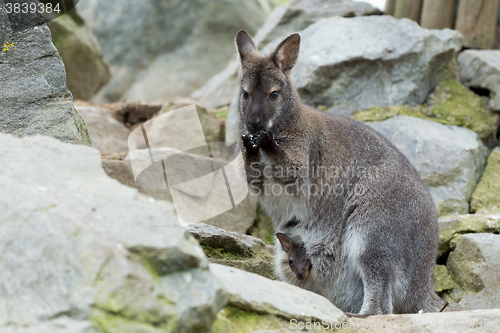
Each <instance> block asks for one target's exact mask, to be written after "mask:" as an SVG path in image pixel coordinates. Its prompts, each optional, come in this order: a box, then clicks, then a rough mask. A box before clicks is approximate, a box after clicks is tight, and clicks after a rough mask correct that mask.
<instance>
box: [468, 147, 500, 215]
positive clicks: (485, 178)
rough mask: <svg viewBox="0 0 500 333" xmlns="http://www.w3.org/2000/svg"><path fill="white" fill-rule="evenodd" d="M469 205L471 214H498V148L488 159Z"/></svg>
mask: <svg viewBox="0 0 500 333" xmlns="http://www.w3.org/2000/svg"><path fill="white" fill-rule="evenodd" d="M470 205H471V212H472V213H487V212H499V213H500V147H496V148H495V149H494V150H493V151H492V152H491V154H490V156H489V157H488V161H487V162H486V168H485V169H484V171H483V174H482V175H481V179H480V180H479V183H478V184H477V186H476V189H475V190H474V193H472V200H471V203H470Z"/></svg>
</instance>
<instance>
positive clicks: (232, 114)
mask: <svg viewBox="0 0 500 333" xmlns="http://www.w3.org/2000/svg"><path fill="white" fill-rule="evenodd" d="M299 34H300V36H301V46H300V50H301V51H300V56H299V60H298V62H297V65H296V66H295V68H294V69H293V70H292V74H291V78H292V82H293V83H294V85H295V87H296V88H297V91H298V92H299V94H300V97H301V99H302V101H303V102H304V103H306V104H309V105H313V106H318V105H324V106H326V107H331V106H336V105H343V104H346V105H351V106H353V107H354V108H356V109H357V110H360V109H368V108H370V107H374V106H387V105H403V104H409V105H417V104H422V103H423V102H424V101H425V100H426V98H427V96H428V95H429V93H430V92H431V91H432V90H433V89H434V88H435V87H436V85H437V84H438V83H439V81H440V79H441V73H442V71H443V69H444V68H445V67H446V65H447V64H448V63H449V62H450V60H451V59H452V58H453V57H454V56H455V54H456V53H457V52H458V51H459V50H460V48H461V46H462V38H461V35H460V34H459V33H458V32H456V31H453V30H450V29H443V30H427V29H423V28H421V27H420V26H419V25H418V24H417V23H416V22H414V21H411V20H408V19H400V20H397V19H395V18H394V17H392V16H363V17H354V18H342V17H333V18H328V19H321V20H319V21H318V22H316V23H314V24H312V25H310V26H309V27H307V28H306V29H304V30H302V31H300V32H299ZM332 36H334V38H332ZM280 40H281V38H280V39H275V40H273V41H272V42H270V43H269V44H267V45H266V46H265V47H264V48H263V49H262V53H264V54H266V53H270V52H271V51H272V50H273V49H274V47H275V46H276V45H277V44H278V43H279V42H280ZM236 102H237V100H236V99H233V101H232V103H231V106H230V111H229V115H228V120H227V124H226V141H227V142H235V140H236V138H235V137H234V133H235V124H236V119H235V118H236V117H237V114H236Z"/></svg>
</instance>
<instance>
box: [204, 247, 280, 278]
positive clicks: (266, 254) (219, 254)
mask: <svg viewBox="0 0 500 333" xmlns="http://www.w3.org/2000/svg"><path fill="white" fill-rule="evenodd" d="M200 245H201V247H202V249H203V251H204V252H205V255H206V256H207V257H208V260H209V261H210V262H211V263H215V264H221V265H225V266H231V267H234V268H239V269H242V270H244V271H247V272H250V273H255V274H259V275H261V276H264V277H267V278H269V279H274V273H273V264H272V263H273V256H272V253H271V252H270V251H269V250H268V249H266V248H262V249H261V250H258V251H255V252H253V253H252V254H251V255H245V254H234V253H231V252H228V251H227V250H225V249H223V248H216V247H212V246H209V245H207V244H203V243H200Z"/></svg>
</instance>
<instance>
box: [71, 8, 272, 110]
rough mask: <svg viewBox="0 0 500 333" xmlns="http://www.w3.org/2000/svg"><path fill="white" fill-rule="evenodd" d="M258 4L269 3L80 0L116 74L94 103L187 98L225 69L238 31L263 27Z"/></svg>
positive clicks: (264, 13) (252, 30)
mask: <svg viewBox="0 0 500 333" xmlns="http://www.w3.org/2000/svg"><path fill="white" fill-rule="evenodd" d="M260 3H264V4H266V3H267V1H266V0H263V1H257V0H251V1H243V2H242V1H237V0H228V1H223V2H219V1H210V0H189V1H170V2H165V1H163V0H147V1H134V0H126V1H123V0H113V1H100V0H89V1H81V2H80V3H79V5H78V10H79V13H80V14H81V15H82V16H83V18H84V19H85V21H86V22H87V23H88V25H89V27H90V28H91V29H92V30H93V31H94V33H95V34H96V36H97V39H98V40H99V42H100V43H101V45H102V51H103V54H104V58H105V59H106V60H107V61H108V62H109V63H110V64H111V70H112V73H113V77H112V79H111V81H110V82H109V84H108V85H106V86H105V87H104V88H103V90H102V91H101V92H100V93H99V94H98V95H97V96H96V97H95V98H94V100H96V101H99V102H110V101H112V102H114V101H117V100H121V99H129V100H136V99H169V98H172V97H175V96H186V95H189V94H190V93H191V92H193V91H194V90H196V89H198V88H199V87H201V85H202V84H203V83H204V82H205V81H206V80H207V79H209V78H210V77H211V76H213V75H214V74H216V73H217V72H219V71H220V70H221V69H223V68H224V66H225V64H226V62H227V60H228V59H229V58H230V57H231V56H232V55H233V54H234V44H233V38H234V34H235V33H236V31H238V30H239V29H246V30H247V31H250V32H254V31H256V30H257V28H258V27H259V26H260V25H261V24H262V23H263V22H264V19H265V16H266V12H265V10H264V9H263V7H262V6H261V5H260Z"/></svg>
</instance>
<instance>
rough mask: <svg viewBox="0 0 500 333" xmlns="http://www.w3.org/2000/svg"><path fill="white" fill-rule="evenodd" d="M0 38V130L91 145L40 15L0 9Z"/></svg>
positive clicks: (58, 58)
mask: <svg viewBox="0 0 500 333" xmlns="http://www.w3.org/2000/svg"><path fill="white" fill-rule="evenodd" d="M0 6H1V7H3V6H4V1H3V0H1V1H0ZM9 19H10V20H9ZM0 41H1V43H3V47H2V50H1V52H0V82H2V84H1V85H2V88H1V89H0V109H1V110H2V112H1V113H0V132H3V133H10V134H14V135H17V136H27V135H36V134H42V135H47V136H52V137H55V138H57V139H59V140H61V141H64V142H71V143H76V144H85V145H90V144H91V142H90V137H89V134H88V132H87V128H86V127H85V123H84V122H83V119H82V118H81V117H80V116H79V115H78V113H77V112H76V110H75V108H74V106H73V100H72V98H71V93H70V92H69V90H68V88H67V87H66V81H65V79H66V75H65V71H64V64H63V62H62V60H61V57H60V56H59V54H58V53H57V50H56V48H55V47H54V44H52V40H51V36H50V30H49V28H48V27H47V26H46V25H45V24H44V23H43V19H42V18H41V16H39V15H31V14H29V15H28V14H23V15H13V14H12V15H11V16H10V17H9V16H8V15H7V13H6V11H5V10H2V11H0Z"/></svg>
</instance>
